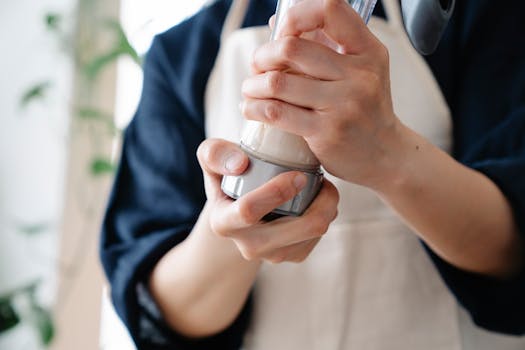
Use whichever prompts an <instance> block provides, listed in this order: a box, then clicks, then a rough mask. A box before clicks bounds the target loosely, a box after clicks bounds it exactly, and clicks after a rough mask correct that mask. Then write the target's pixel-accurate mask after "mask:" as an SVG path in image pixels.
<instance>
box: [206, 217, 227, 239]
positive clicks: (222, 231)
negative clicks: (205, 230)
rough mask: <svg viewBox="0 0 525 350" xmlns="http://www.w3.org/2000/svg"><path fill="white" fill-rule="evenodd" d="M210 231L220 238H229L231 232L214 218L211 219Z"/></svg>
mask: <svg viewBox="0 0 525 350" xmlns="http://www.w3.org/2000/svg"><path fill="white" fill-rule="evenodd" d="M210 229H211V231H212V232H213V233H214V234H216V235H217V236H219V237H229V236H230V234H231V233H230V231H229V230H228V229H226V227H225V226H224V225H223V224H222V223H221V222H220V221H219V220H217V219H215V218H214V217H212V218H211V219H210Z"/></svg>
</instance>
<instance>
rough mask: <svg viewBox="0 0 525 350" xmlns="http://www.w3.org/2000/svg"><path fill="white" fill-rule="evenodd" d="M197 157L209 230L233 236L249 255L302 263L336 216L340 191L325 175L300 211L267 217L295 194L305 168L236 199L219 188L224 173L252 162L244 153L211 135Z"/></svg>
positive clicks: (239, 170)
mask: <svg viewBox="0 0 525 350" xmlns="http://www.w3.org/2000/svg"><path fill="white" fill-rule="evenodd" d="M197 157H198V159H199V163H200V165H201V167H202V170H203V174H204V181H205V187H206V194H207V197H208V203H207V206H209V208H208V209H209V210H210V216H209V217H210V219H209V220H210V227H211V230H212V231H213V232H214V233H215V234H217V235H219V236H221V237H228V238H230V239H232V240H233V241H234V242H235V244H236V245H237V247H238V249H239V251H240V252H241V254H242V255H243V257H244V258H245V259H247V260H260V259H261V260H267V261H270V262H273V263H278V262H283V261H292V262H301V261H303V260H304V259H306V257H307V256H308V255H309V254H310V252H311V251H312V249H313V248H314V247H315V245H316V244H317V242H319V240H320V238H321V236H322V235H323V234H324V233H325V232H326V231H327V229H328V226H329V224H330V223H331V222H332V221H333V220H334V219H335V217H336V216H337V203H338V201H339V195H338V192H337V190H336V189H335V187H334V185H332V184H331V183H330V182H329V181H327V180H325V181H324V183H323V186H322V189H321V191H320V192H319V194H318V196H317V198H316V199H315V200H314V202H313V203H312V204H311V205H310V207H309V208H308V209H307V210H306V212H305V213H304V214H303V215H302V216H300V217H282V218H279V219H277V220H274V221H271V222H264V221H262V218H263V217H264V216H265V215H266V214H268V213H270V212H271V211H272V210H273V209H275V208H276V207H278V206H280V205H281V204H283V203H285V202H287V201H288V200H290V199H292V198H293V197H294V196H295V195H296V194H297V193H298V192H299V191H300V190H301V189H302V188H303V187H304V186H305V184H306V176H305V175H304V174H303V173H301V172H297V171H291V172H287V173H284V174H281V175H278V176H276V177H275V178H273V179H272V180H270V181H269V182H268V183H266V184H264V185H262V186H261V187H259V188H258V189H256V190H254V191H252V192H249V193H247V194H246V195H244V196H242V197H241V198H239V199H238V200H236V201H233V200H232V199H230V198H229V197H228V196H226V195H225V194H224V193H223V192H222V191H221V188H220V183H221V178H222V176H223V175H239V174H241V173H243V172H244V171H245V170H246V168H247V166H248V164H249V159H248V157H247V156H246V154H244V152H243V151H242V150H241V149H240V148H239V146H238V145H235V144H233V143H230V142H227V141H224V140H219V139H208V140H205V141H204V142H203V143H202V144H201V145H200V146H199V149H198V151H197Z"/></svg>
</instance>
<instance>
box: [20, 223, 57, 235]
mask: <svg viewBox="0 0 525 350" xmlns="http://www.w3.org/2000/svg"><path fill="white" fill-rule="evenodd" d="M50 228H51V224H49V223H38V224H30V225H20V226H18V231H19V232H20V233H23V234H25V235H28V236H33V235H36V234H39V233H42V232H45V231H49V229H50Z"/></svg>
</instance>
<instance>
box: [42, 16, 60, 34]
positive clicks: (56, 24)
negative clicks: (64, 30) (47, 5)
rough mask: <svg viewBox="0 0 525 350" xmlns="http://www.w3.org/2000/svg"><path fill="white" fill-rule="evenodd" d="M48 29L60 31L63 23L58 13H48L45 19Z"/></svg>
mask: <svg viewBox="0 0 525 350" xmlns="http://www.w3.org/2000/svg"><path fill="white" fill-rule="evenodd" d="M44 21H45V24H46V28H47V29H49V30H52V31H55V30H58V29H60V23H61V22H62V16H61V15H60V14H58V13H53V12H50V13H47V14H46V15H45V17H44Z"/></svg>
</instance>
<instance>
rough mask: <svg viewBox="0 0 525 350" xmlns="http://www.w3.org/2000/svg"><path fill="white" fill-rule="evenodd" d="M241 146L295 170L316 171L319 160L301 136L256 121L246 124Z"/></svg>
mask: <svg viewBox="0 0 525 350" xmlns="http://www.w3.org/2000/svg"><path fill="white" fill-rule="evenodd" d="M241 145H242V146H243V148H244V149H245V151H247V152H248V153H251V154H252V155H254V156H255V157H257V158H260V159H262V160H264V161H268V162H271V163H275V164H279V165H283V166H286V167H289V168H293V169H300V170H315V169H317V168H319V160H317V157H316V156H315V155H314V154H313V152H312V151H311V150H310V148H309V147H308V144H307V143H306V141H305V140H304V138H302V137H301V136H297V135H293V134H290V133H287V132H285V131H282V130H279V129H276V128H273V127H271V126H269V125H267V124H263V123H260V122H256V121H248V122H246V124H245V126H244V129H243V133H242V137H241Z"/></svg>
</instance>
